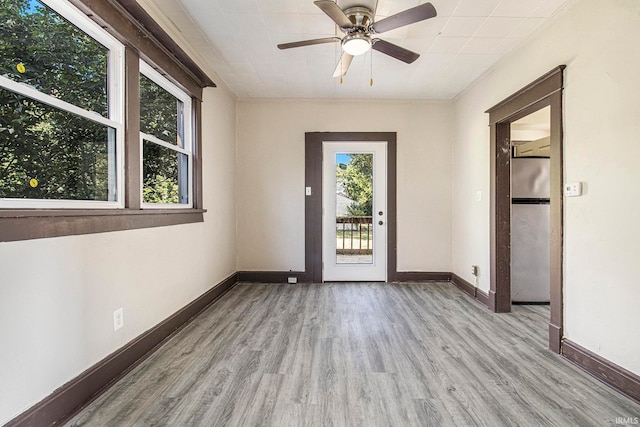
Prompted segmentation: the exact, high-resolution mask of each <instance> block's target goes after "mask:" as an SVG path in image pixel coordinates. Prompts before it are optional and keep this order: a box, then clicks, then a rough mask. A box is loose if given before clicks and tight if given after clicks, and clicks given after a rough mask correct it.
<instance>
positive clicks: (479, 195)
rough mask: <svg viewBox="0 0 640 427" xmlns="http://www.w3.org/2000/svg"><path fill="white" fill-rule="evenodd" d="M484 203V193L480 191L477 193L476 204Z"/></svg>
mask: <svg viewBox="0 0 640 427" xmlns="http://www.w3.org/2000/svg"><path fill="white" fill-rule="evenodd" d="M481 201H482V191H480V190H478V191H476V202H481Z"/></svg>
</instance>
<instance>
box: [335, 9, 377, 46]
mask: <svg viewBox="0 0 640 427" xmlns="http://www.w3.org/2000/svg"><path fill="white" fill-rule="evenodd" d="M344 14H345V15H346V16H347V18H349V21H351V24H352V26H351V27H350V28H342V31H344V32H345V33H346V35H345V36H344V38H343V39H342V49H343V50H344V51H345V52H346V53H348V54H349V55H353V56H357V55H361V54H363V53H365V52H366V51H368V50H369V49H370V48H371V37H370V36H369V25H371V23H372V22H373V13H372V12H371V11H370V10H369V9H367V8H366V7H360V6H356V7H351V8H349V9H346V10H345V11H344Z"/></svg>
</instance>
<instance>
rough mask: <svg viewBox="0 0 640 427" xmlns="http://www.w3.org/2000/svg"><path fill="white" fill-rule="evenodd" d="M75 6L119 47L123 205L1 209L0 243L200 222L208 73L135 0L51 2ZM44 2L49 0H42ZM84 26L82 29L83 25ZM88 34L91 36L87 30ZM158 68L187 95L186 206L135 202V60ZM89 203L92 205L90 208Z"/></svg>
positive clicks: (137, 131)
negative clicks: (188, 175)
mask: <svg viewBox="0 0 640 427" xmlns="http://www.w3.org/2000/svg"><path fill="white" fill-rule="evenodd" d="M56 1H58V2H60V3H61V4H62V3H65V5H66V6H67V7H69V8H75V9H77V11H79V12H80V14H84V15H86V17H87V18H89V19H90V20H91V21H93V22H94V23H95V24H96V25H97V26H96V27H95V28H96V29H97V31H99V32H100V31H104V32H105V33H108V34H109V35H111V36H112V37H113V38H115V39H116V40H117V41H119V42H120V43H122V45H123V46H124V55H123V59H122V60H123V63H124V76H123V79H122V81H121V87H122V88H121V90H120V91H119V92H120V93H121V94H122V96H123V98H124V101H123V103H122V104H121V105H123V109H124V111H123V116H124V123H125V130H124V140H125V142H124V153H123V154H124V158H125V162H124V179H123V182H124V184H123V185H122V186H121V187H120V188H121V189H122V191H124V198H123V203H124V208H112V209H95V208H92V209H85V208H64V209H59V208H4V207H0V242H12V241H21V240H30V239H41V238H50V237H60V236H71V235H83V234H94V233H103V232H112V231H123V230H134V229H140V228H149V227H165V226H171V225H179V224H191V223H197V222H203V221H204V215H203V214H204V213H205V212H206V210H205V209H203V204H202V200H203V191H202V182H203V179H202V158H201V153H202V129H201V116H202V92H203V89H204V88H206V87H214V88H215V87H216V84H215V83H214V82H213V81H211V79H210V78H209V77H208V75H207V74H206V73H205V72H204V71H203V70H202V69H201V68H200V67H199V66H198V65H197V64H196V63H195V62H194V61H193V60H192V59H191V58H190V57H189V55H188V54H187V53H185V51H184V50H182V49H181V48H180V47H179V46H178V45H177V44H176V43H175V41H173V40H172V39H171V37H170V36H169V35H168V34H167V33H166V32H165V31H164V29H163V28H162V27H160V26H159V25H158V24H157V23H156V22H155V21H154V20H153V18H151V16H150V15H149V14H148V13H147V12H146V11H145V10H144V9H143V8H142V6H140V5H139V4H138V3H136V2H130V1H128V0H112V1H111V0H110V1H108V2H107V1H104V2H102V1H101V2H96V1H95V0H56ZM47 4H48V5H49V4H50V1H49V0H47ZM83 30H84V29H83ZM90 35H91V34H90ZM141 58H142V59H144V60H145V61H146V62H148V63H149V64H152V66H153V67H157V68H158V69H161V70H162V72H163V73H166V77H167V78H168V79H169V80H170V81H171V82H172V83H174V84H175V85H176V86H177V87H179V88H180V89H182V90H184V91H185V92H186V93H187V94H189V96H191V98H192V110H193V116H192V130H193V135H192V136H193V143H192V156H193V167H192V180H191V181H192V183H193V191H192V195H191V196H192V201H193V207H192V208H191V209H155V206H154V208H152V209H142V206H141V200H140V192H139V190H138V189H139V186H140V171H139V168H140V161H139V158H140V155H141V153H140V126H139V125H140V123H139V122H140V111H139V89H140V87H139V60H140V59H141ZM92 207H94V206H92Z"/></svg>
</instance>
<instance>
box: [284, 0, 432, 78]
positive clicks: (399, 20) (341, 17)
mask: <svg viewBox="0 0 640 427" xmlns="http://www.w3.org/2000/svg"><path fill="white" fill-rule="evenodd" d="M313 3H314V4H315V5H316V6H318V7H319V8H320V9H321V10H322V11H323V12H324V13H325V14H327V16H329V18H331V19H332V20H333V21H334V22H335V23H336V25H338V28H340V30H341V31H342V32H343V33H345V35H344V36H343V37H325V38H321V39H312V40H302V41H298V42H292V43H283V44H279V45H278V48H279V49H291V48H294V47H301V46H310V45H315V44H323V43H337V42H340V43H341V44H342V56H341V58H340V61H339V62H338V66H337V67H336V70H335V72H334V73H333V77H342V76H344V75H345V74H346V73H347V70H348V69H349V65H351V61H352V60H353V57H354V56H357V55H361V54H363V53H365V52H367V51H368V50H369V49H374V50H377V51H378V52H382V53H384V54H386V55H389V56H391V57H393V58H395V59H398V60H400V61H403V62H406V63H407V64H411V63H412V62H413V61H415V60H416V59H418V57H419V56H420V55H419V54H417V53H415V52H412V51H410V50H408V49H405V48H403V47H400V46H398V45H396V44H393V43H389V42H388V41H385V40H382V39H379V38H375V37H374V35H375V34H381V33H384V32H385V31H390V30H393V29H396V28H399V27H404V26H405V25H409V24H413V23H415V22H420V21H424V20H425V19H429V18H433V17H434V16H436V14H437V13H436V9H435V8H434V7H433V5H432V4H431V3H424V4H421V5H419V6H416V7H413V8H411V9H407V10H405V11H403V12H400V13H397V14H395V15H392V16H389V17H387V18H384V19H381V20H380V21H374V12H373V11H372V10H370V9H369V8H367V7H363V6H355V7H350V8H348V9H345V10H344V11H343V10H342V9H340V6H338V5H337V4H336V3H335V2H334V1H333V0H317V1H314V2H313Z"/></svg>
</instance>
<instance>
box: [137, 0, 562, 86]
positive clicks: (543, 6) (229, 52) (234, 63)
mask: <svg viewBox="0 0 640 427" xmlns="http://www.w3.org/2000/svg"><path fill="white" fill-rule="evenodd" d="M568 1H569V0H431V3H432V4H433V5H434V6H435V8H436V10H437V12H438V16H437V17H435V18H433V19H429V20H426V21H422V22H418V23H415V24H412V25H409V26H406V27H402V28H399V29H396V30H393V31H389V32H386V33H384V34H381V35H379V37H380V38H383V39H385V40H387V41H390V42H392V43H396V44H398V45H400V46H403V47H405V48H407V49H410V50H413V51H415V52H417V53H419V54H420V58H418V60H417V61H416V62H414V63H413V64H405V63H403V62H400V61H398V60H395V59H393V58H391V57H388V56H386V55H384V54H382V53H380V52H377V51H374V52H373V58H371V54H370V53H367V54H365V55H362V56H358V57H356V58H354V60H353V62H352V64H351V67H350V69H349V72H348V73H347V75H346V76H345V78H344V82H343V84H340V83H339V79H336V78H333V77H331V76H332V74H333V70H334V68H335V66H336V64H337V62H338V58H339V56H340V44H339V43H335V44H323V45H314V46H307V47H301V48H295V49H289V50H279V49H278V48H277V47H276V45H277V44H279V43H286V42H292V41H298V40H305V39H313V38H320V37H327V36H332V35H334V34H340V35H342V33H337V31H336V26H335V24H334V23H333V21H332V20H331V19H330V18H329V17H328V16H326V15H325V14H324V13H323V12H322V11H321V10H320V9H318V8H317V7H316V6H315V5H314V4H313V1H312V0H138V2H139V3H140V4H141V5H142V6H143V7H145V8H146V9H147V10H148V11H149V12H150V13H151V15H152V16H154V15H155V17H156V19H157V18H160V20H162V21H164V24H168V25H169V26H173V27H174V29H176V30H177V34H179V36H180V37H181V38H182V39H183V40H184V41H186V42H187V43H188V45H189V46H190V48H191V49H189V50H194V51H196V52H197V56H199V57H200V61H199V62H201V63H202V62H203V61H204V62H205V64H204V66H205V68H206V69H208V70H215V74H216V75H215V76H212V77H214V81H218V82H219V81H222V82H223V83H224V84H225V85H226V86H228V87H229V88H230V89H231V91H232V92H234V93H235V94H236V96H238V97H239V98H372V99H452V98H453V97H455V96H456V95H457V94H458V93H460V92H461V91H463V90H464V89H465V88H466V87H467V86H468V85H469V84H471V83H472V82H473V81H474V80H475V79H476V78H478V77H479V76H480V75H481V74H482V73H484V72H485V71H486V70H487V69H488V68H489V67H491V65H493V64H494V63H495V62H496V61H497V60H498V59H499V58H500V57H501V56H503V55H505V54H506V53H507V52H509V51H510V50H511V49H513V48H514V47H516V46H517V45H518V44H519V43H520V42H522V40H523V39H525V38H526V37H528V36H530V35H531V34H532V33H533V32H535V31H536V30H537V29H538V28H540V26H542V25H543V23H544V22H545V21H546V20H547V19H549V18H550V17H551V16H552V15H553V14H554V13H555V12H556V11H558V10H559V9H560V8H561V6H563V5H564V4H566V3H567V2H568ZM376 2H377V12H376V19H377V20H380V19H381V18H383V17H386V16H390V15H393V14H395V13H398V12H400V11H402V10H405V9H408V8H411V7H414V6H417V5H418V4H421V3H425V2H424V1H422V0H420V1H419V0H338V1H337V3H338V5H339V6H340V7H341V8H343V9H345V8H347V7H350V6H355V5H364V6H369V7H371V8H373V7H376ZM161 24H162V22H161ZM371 60H373V64H372V63H371ZM371 73H373V81H374V84H373V86H369V78H370V75H371Z"/></svg>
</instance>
